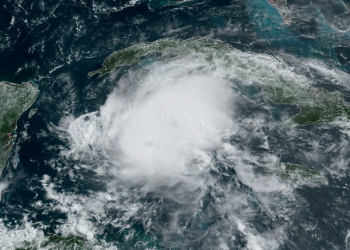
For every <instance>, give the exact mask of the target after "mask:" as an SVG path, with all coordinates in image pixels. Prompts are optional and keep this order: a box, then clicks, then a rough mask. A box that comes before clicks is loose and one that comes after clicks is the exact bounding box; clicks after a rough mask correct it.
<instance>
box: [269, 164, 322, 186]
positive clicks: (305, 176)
mask: <svg viewBox="0 0 350 250" xmlns="http://www.w3.org/2000/svg"><path fill="white" fill-rule="evenodd" d="M265 171H266V172H273V173H274V174H275V175H276V176H277V177H278V178H280V179H281V180H283V181H288V180H291V181H295V182H297V181H322V180H324V176H323V175H322V174H321V173H320V172H318V171H316V170H313V169H310V168H308V167H307V166H304V165H298V164H292V163H283V162H279V163H277V164H276V165H274V166H272V167H267V168H266V169H265Z"/></svg>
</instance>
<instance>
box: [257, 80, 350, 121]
mask: <svg viewBox="0 0 350 250" xmlns="http://www.w3.org/2000/svg"><path fill="white" fill-rule="evenodd" d="M262 89H263V92H264V95H265V96H266V97H268V98H269V99H270V100H271V101H272V102H274V103H276V104H289V105H296V106H298V108H299V109H300V112H299V114H297V115H295V116H294V117H292V119H291V120H292V121H293V122H294V123H295V124H298V125H307V124H316V123H325V122H331V121H334V120H335V119H337V118H345V119H350V104H349V103H348V102H346V101H345V100H344V97H343V95H342V94H341V93H340V92H329V91H327V90H325V89H322V88H315V87H313V86H300V85H299V86H298V85H292V84H290V83H286V82H284V83H282V84H281V83H272V84H270V85H263V86H262Z"/></svg>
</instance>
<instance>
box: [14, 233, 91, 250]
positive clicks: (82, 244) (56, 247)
mask: <svg viewBox="0 0 350 250" xmlns="http://www.w3.org/2000/svg"><path fill="white" fill-rule="evenodd" d="M24 249H26V250H38V249H48V250H49V249H50V250H61V249H65V250H87V249H94V248H93V247H92V246H90V245H89V244H88V243H87V241H86V240H85V239H84V238H83V237H79V236H67V237H61V236H58V235H55V234H52V235H50V236H49V237H48V238H47V239H46V240H45V241H44V242H42V243H41V244H40V247H38V246H32V244H30V243H27V244H24V246H23V247H21V248H17V249H16V250H24Z"/></svg>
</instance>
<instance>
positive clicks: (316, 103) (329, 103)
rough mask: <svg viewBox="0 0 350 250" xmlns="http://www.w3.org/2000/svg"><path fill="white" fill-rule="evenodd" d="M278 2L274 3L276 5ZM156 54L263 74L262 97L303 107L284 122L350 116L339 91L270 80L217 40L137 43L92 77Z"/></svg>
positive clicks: (240, 72)
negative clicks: (194, 56)
mask: <svg viewBox="0 0 350 250" xmlns="http://www.w3.org/2000/svg"><path fill="white" fill-rule="evenodd" d="M277 2H278V1H275V2H274V3H275V4H277ZM278 3H279V4H280V3H282V2H278ZM157 53H160V54H161V58H162V60H164V59H167V60H171V59H174V58H177V57H178V56H180V55H182V56H186V55H188V54H190V53H197V57H201V58H204V59H205V60H206V61H207V62H208V66H207V68H208V69H214V70H215V69H217V65H216V64H215V63H217V59H218V58H219V59H220V60H222V61H223V62H224V63H222V64H221V65H220V67H224V68H225V70H227V71H230V70H231V71H235V74H238V77H241V78H242V79H241V80H242V81H249V78H250V74H260V75H258V76H257V77H256V78H258V79H259V83H260V85H261V89H262V94H263V96H265V97H266V98H268V99H269V100H271V101H272V102H274V103H276V104H288V105H296V106H297V107H298V108H299V109H300V112H299V114H297V115H295V116H294V117H292V118H291V120H289V121H288V122H287V123H285V125H287V124H288V123H289V122H292V124H296V125H308V124H317V123H324V122H332V121H334V120H336V119H338V118H340V119H347V120H348V119H350V104H349V103H348V102H346V101H345V100H344V98H343V95H342V94H341V93H340V92H329V91H327V90H325V89H322V88H315V87H314V86H312V85H310V84H308V83H302V84H299V83H297V82H296V81H294V80H293V79H289V80H286V79H284V76H281V77H280V78H275V79H274V78H271V79H269V77H268V76H266V75H268V72H264V70H265V69H264V68H261V65H258V64H257V63H256V62H254V61H253V60H250V59H249V57H250V54H249V53H245V54H243V52H239V51H238V50H235V49H234V48H231V47H230V46H228V45H227V44H225V43H223V42H221V41H218V40H206V39H203V38H196V39H189V40H180V39H161V40H158V41H155V42H152V43H141V44H136V45H133V46H130V47H127V48H125V49H122V50H118V51H115V52H113V53H112V54H111V55H109V56H108V57H107V58H106V59H105V60H104V62H103V64H102V66H103V67H102V68H101V69H98V70H96V71H93V72H90V73H89V76H93V75H95V74H98V75H99V77H102V76H104V75H106V74H108V73H110V72H111V71H113V70H114V69H115V68H117V67H123V66H130V65H133V64H135V63H136V62H137V61H139V60H141V59H142V58H144V57H146V56H148V55H151V54H152V55H154V54H157ZM236 54H237V55H236ZM240 56H241V57H244V59H246V60H247V62H244V61H242V60H241V58H240ZM247 58H248V59H247ZM262 60H264V58H262ZM269 60H270V59H269ZM254 63H255V64H254ZM267 63H268V62H267ZM230 67H231V68H230ZM282 67H284V66H283V65H282ZM255 69H259V72H262V73H253V72H254V71H255ZM267 70H271V69H267ZM286 78H287V77H286ZM260 79H261V80H260Z"/></svg>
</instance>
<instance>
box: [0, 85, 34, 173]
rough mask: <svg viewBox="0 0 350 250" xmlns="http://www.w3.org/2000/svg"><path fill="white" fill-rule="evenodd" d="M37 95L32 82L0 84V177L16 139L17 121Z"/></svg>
mask: <svg viewBox="0 0 350 250" xmlns="http://www.w3.org/2000/svg"><path fill="white" fill-rule="evenodd" d="M38 93H39V91H38V87H37V86H36V85H34V84H33V83H32V82H26V83H23V84H13V83H9V82H0V138H1V139H0V176H1V173H2V171H3V169H4V167H5V164H6V161H7V159H8V157H9V155H10V152H11V149H12V146H13V143H14V140H15V138H16V136H15V135H14V131H15V130H16V128H17V120H18V119H19V118H20V116H21V115H22V114H23V112H24V111H26V110H27V109H28V108H29V107H30V106H31V105H32V104H33V103H34V101H35V100H36V98H37V96H38Z"/></svg>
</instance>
